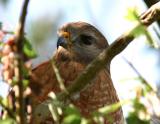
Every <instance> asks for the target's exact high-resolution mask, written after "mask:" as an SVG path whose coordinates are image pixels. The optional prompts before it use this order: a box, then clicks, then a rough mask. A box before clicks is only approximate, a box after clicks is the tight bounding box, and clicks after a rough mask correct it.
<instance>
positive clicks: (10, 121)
mask: <svg viewBox="0 0 160 124" xmlns="http://www.w3.org/2000/svg"><path fill="white" fill-rule="evenodd" d="M0 124H17V123H16V122H15V121H14V120H13V119H11V118H6V119H4V120H0Z"/></svg>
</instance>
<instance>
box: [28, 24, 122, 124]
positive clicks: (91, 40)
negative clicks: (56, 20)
mask: <svg viewBox="0 0 160 124" xmlns="http://www.w3.org/2000/svg"><path fill="white" fill-rule="evenodd" d="M58 35H59V38H58V42H57V50H56V52H55V55H54V56H53V58H54V60H55V61H56V65H57V67H58V69H59V71H60V75H61V77H62V78H63V79H64V84H65V86H66V87H67V86H69V85H70V84H71V83H72V82H73V81H74V80H75V79H76V77H77V76H78V75H79V74H80V73H81V72H82V71H83V70H84V69H85V67H86V66H87V65H88V64H89V63H90V62H91V61H92V60H93V59H95V58H96V57H97V56H98V55H99V53H101V52H102V51H103V50H104V49H106V48H107V47H108V43H107V40H106V39H105V37H104V36H103V35H102V34H101V33H100V32H99V31H98V30H97V29H96V28H95V27H94V26H92V25H90V24H88V23H85V22H72V23H68V24H66V25H64V26H62V27H61V28H60V29H59V31H58ZM109 66H110V65H106V68H103V69H102V70H101V71H100V72H99V73H98V74H97V75H96V76H95V77H93V80H92V82H93V83H91V84H90V85H88V86H86V88H85V89H83V90H82V91H81V92H80V94H79V96H78V97H77V98H76V99H74V100H71V102H72V103H73V104H74V105H75V106H76V107H78V108H79V110H80V112H81V113H82V114H83V115H84V116H86V117H89V116H90V113H91V112H93V111H95V110H96V109H98V108H100V107H103V106H105V105H110V104H113V103H116V102H118V101H119V99H118V97H117V94H116V91H115V88H114V86H113V83H112V80H111V76H110V72H109ZM30 87H31V89H32V100H33V102H34V104H35V105H37V104H39V103H41V102H42V101H44V100H45V99H46V98H47V95H48V93H49V92H51V91H53V92H55V93H58V92H60V88H59V83H58V82H57V79H56V76H55V73H54V70H53V68H52V64H51V62H50V61H46V62H44V63H43V64H41V65H39V66H37V67H36V68H34V69H33V76H32V77H31V82H30ZM110 116H111V117H112V118H113V124H122V123H123V114H122V110H121V109H118V110H117V111H116V112H114V113H111V114H110ZM105 123H106V124H109V122H108V120H107V119H106V122H105Z"/></svg>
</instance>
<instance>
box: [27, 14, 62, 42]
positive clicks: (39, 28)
mask: <svg viewBox="0 0 160 124" xmlns="http://www.w3.org/2000/svg"><path fill="white" fill-rule="evenodd" d="M60 18H61V15H57V16H56V17H52V16H49V15H48V16H47V15H45V16H42V17H39V18H37V19H35V20H33V21H30V23H29V25H28V27H27V28H28V36H29V38H30V39H31V41H32V43H33V44H36V45H41V44H43V43H45V42H46V41H47V40H49V39H54V36H55V35H54V34H56V32H57V28H58V27H57V25H58V21H59V20H60Z"/></svg>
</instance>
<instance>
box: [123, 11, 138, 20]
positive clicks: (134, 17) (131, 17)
mask: <svg viewBox="0 0 160 124" xmlns="http://www.w3.org/2000/svg"><path fill="white" fill-rule="evenodd" d="M125 18H126V19H128V20H129V21H138V20H139V16H138V12H137V9H136V8H129V9H128V13H127V15H126V16H125Z"/></svg>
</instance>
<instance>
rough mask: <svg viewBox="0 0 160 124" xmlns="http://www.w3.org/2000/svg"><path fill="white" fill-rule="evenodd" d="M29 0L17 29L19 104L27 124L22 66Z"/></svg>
mask: <svg viewBox="0 0 160 124" xmlns="http://www.w3.org/2000/svg"><path fill="white" fill-rule="evenodd" d="M28 3H29V0H25V1H24V4H23V7H22V11H21V14H20V18H19V23H18V27H17V30H16V46H17V54H18V58H17V60H18V90H19V97H18V104H19V110H18V113H19V120H18V121H19V123H20V124H25V123H26V116H25V103H24V99H23V92H24V87H23V84H22V80H23V76H22V73H23V71H22V67H23V61H24V59H23V38H24V25H25V19H26V15H27V7H28Z"/></svg>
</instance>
